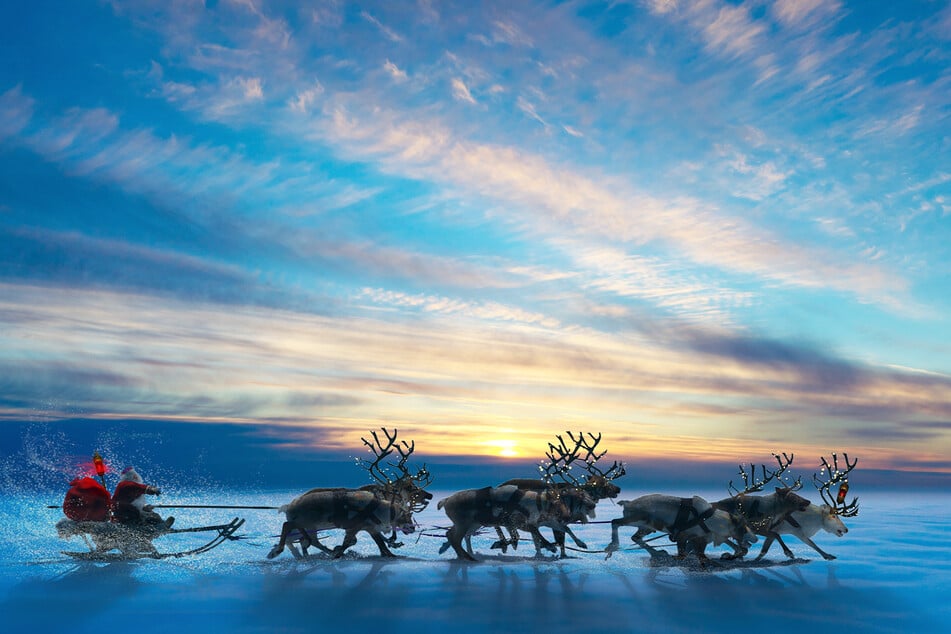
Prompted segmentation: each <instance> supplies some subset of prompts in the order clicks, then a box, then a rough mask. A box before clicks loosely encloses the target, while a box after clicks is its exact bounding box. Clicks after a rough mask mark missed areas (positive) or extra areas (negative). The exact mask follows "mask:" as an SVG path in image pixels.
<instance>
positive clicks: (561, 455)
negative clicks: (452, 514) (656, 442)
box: [492, 431, 624, 558]
mask: <svg viewBox="0 0 951 634" xmlns="http://www.w3.org/2000/svg"><path fill="white" fill-rule="evenodd" d="M566 433H567V434H568V438H569V439H570V440H571V442H572V443H574V447H573V448H571V449H569V448H568V445H567V443H565V440H564V438H563V437H562V436H555V438H556V439H557V440H558V444H557V445H555V444H554V443H551V442H549V443H548V451H547V452H546V454H545V455H546V457H547V458H548V460H547V462H545V461H543V462H542V463H541V464H540V465H539V467H538V469H539V471H541V472H542V474H543V476H542V479H539V480H535V479H530V478H515V479H512V480H506V481H505V482H503V483H502V484H500V485H499V486H507V485H515V486H517V487H518V488H519V489H522V490H524V491H544V490H546V489H549V488H554V489H556V490H557V491H558V492H559V494H560V495H561V496H562V497H563V499H564V500H565V502H566V505H567V506H568V511H569V516H568V517H567V518H564V519H563V520H562V519H561V518H559V519H556V522H555V523H556V524H564V525H565V526H564V530H562V529H559V528H557V527H556V526H554V525H550V524H546V523H542V524H541V525H542V526H549V527H550V528H551V529H552V533H553V534H554V537H555V544H557V545H558V547H559V548H560V549H561V557H562V558H564V557H565V556H566V554H565V535H566V534H567V535H570V536H571V539H572V540H574V542H575V544H576V545H577V546H578V547H579V548H587V547H588V546H587V544H585V543H584V542H583V541H581V540H580V539H579V538H578V537H577V535H575V534H574V532H573V531H572V530H571V528H570V527H569V526H568V524H569V523H575V522H587V520H588V519H589V518H594V517H595V513H594V507H595V506H596V505H597V503H598V501H600V500H602V499H605V498H615V497H617V496H618V494H619V493H620V492H621V488H620V487H619V486H617V485H616V484H614V482H613V480H615V479H617V478H619V477H621V476H623V475H624V463H620V462H617V461H615V462H614V464H613V465H611V467H610V468H609V469H607V470H606V471H604V470H601V469H600V468H598V467H597V466H596V464H595V463H597V461H598V460H600V459H601V458H603V457H604V455H605V454H606V453H607V451H602V452H601V453H598V452H597V447H598V444H599V443H600V442H601V434H598V435H597V436H595V435H594V434H592V433H588V437H589V439H586V438H585V434H584V432H578V436H577V438H576V437H575V435H574V434H572V433H571V432H570V431H569V432H566ZM582 449H583V450H584V451H585V456H584V458H583V459H582V463H583V465H584V468H585V470H586V471H587V472H588V475H587V476H586V477H584V476H583V479H578V478H576V477H574V476H573V475H572V474H571V467H572V463H574V462H576V461H577V460H578V459H579V458H580V457H581V450H582ZM555 476H558V477H560V478H561V479H562V482H554V481H553V480H554V477H555ZM574 491H580V492H582V493H584V494H585V495H583V496H581V495H577V494H576V493H574ZM589 498H590V499H589ZM495 529H496V531H497V532H498V534H499V541H497V542H495V543H494V544H492V548H498V547H501V548H502V552H505V551H506V546H508V545H509V544H511V545H512V546H513V548H516V547H517V545H518V536H517V535H512V538H511V540H506V539H505V537H504V536H503V534H502V530H501V527H499V526H496V527H495ZM533 537H534V535H533ZM542 547H544V548H548V549H550V550H553V548H552V546H551V544H550V543H549V542H547V541H546V540H544V539H542V540H541V541H539V540H538V539H535V549H536V551H537V552H540V551H541V548H542Z"/></svg>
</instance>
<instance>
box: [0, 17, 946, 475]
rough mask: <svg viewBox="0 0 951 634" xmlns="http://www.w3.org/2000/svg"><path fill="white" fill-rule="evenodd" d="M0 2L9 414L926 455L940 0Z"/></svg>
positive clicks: (287, 432) (462, 452)
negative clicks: (568, 434) (569, 434)
mask: <svg viewBox="0 0 951 634" xmlns="http://www.w3.org/2000/svg"><path fill="white" fill-rule="evenodd" d="M0 15H2V19H0V175H2V176H0V425H2V424H4V423H8V424H13V423H23V422H24V421H26V422H28V423H33V422H40V423H47V422H48V423H55V422H56V421H61V420H75V419H83V420H92V421H130V420H131V421H140V422H141V421H153V422H157V423H161V424H165V423H180V424H182V425H186V424H188V425H228V426H229V427H228V429H232V427H231V426H232V425H249V426H251V427H253V429H255V430H258V431H259V432H260V433H262V434H265V435H267V437H268V443H269V444H268V446H269V448H271V449H274V448H275V447H276V448H277V449H281V448H283V449H286V450H287V451H288V452H293V451H302V450H308V449H313V450H324V451H329V450H339V451H341V452H344V451H346V450H352V449H353V448H354V447H357V448H359V446H360V441H359V437H360V436H361V435H365V433H366V431H367V430H369V429H375V428H378V427H381V426H385V427H388V428H394V427H395V428H398V429H399V430H400V433H401V435H402V436H403V437H408V438H413V439H414V440H415V442H416V444H417V447H419V448H421V449H422V448H425V451H426V452H427V453H428V454H431V455H443V456H457V457H467V458H473V457H474V458H479V457H485V458H486V459H488V458H493V459H499V458H512V459H515V458H518V459H531V458H533V457H539V458H540V457H541V454H542V452H543V451H544V449H545V447H546V444H547V442H548V441H549V440H551V439H552V436H553V434H554V433H560V432H563V431H565V430H568V429H571V430H586V431H591V432H597V433H601V434H603V438H604V441H603V442H604V447H605V448H607V449H609V451H610V457H612V458H617V459H621V458H623V459H624V460H627V461H629V462H634V463H637V462H638V461H642V462H645V463H646V462H649V461H651V460H657V459H670V460H681V461H687V462H690V461H702V460H708V459H716V460H730V461H732V460H741V459H742V460H758V461H759V460H761V461H765V462H769V460H770V453H771V452H782V451H795V452H796V453H797V455H800V456H805V457H804V458H800V459H799V460H800V461H801V462H802V463H803V467H804V468H808V467H809V466H810V465H811V464H812V463H816V464H818V457H819V456H822V455H826V456H828V455H829V454H830V452H831V451H839V452H841V451H847V452H849V453H850V455H852V456H860V457H861V459H862V460H863V466H867V467H871V468H877V469H900V470H911V471H938V472H951V320H949V318H948V314H949V309H951V292H949V290H951V239H949V238H951V218H949V213H951V161H949V156H951V140H949V135H948V131H949V130H951V125H949V119H951V63H949V61H951V35H949V34H951V4H949V3H948V2H946V1H932V0H922V1H914V0H910V1H908V2H902V3H893V2H878V1H871V0H863V1H861V2H837V1H833V0H777V1H776V2H765V1H760V0H748V1H746V2H734V1H721V0H697V1H693V2H687V1H677V0H633V1H629V2H625V1H622V0H618V1H615V2H593V1H592V2H589V1H576V2H574V1H565V2H555V1H551V2H529V1H524V2H480V3H474V2H435V1H427V0H418V1H414V2H398V1H387V2H356V3H353V2H345V1H343V0H340V1H326V2H298V3H294V2H263V1H260V0H219V1H218V2H213V1H210V0H209V1H207V2H198V1H192V0H190V1H169V0H156V1H154V2H131V3H125V2H83V3H79V2H70V3H61V2H48V1H43V0H37V1H34V2H29V3H4V5H3V7H2V9H0ZM262 430H263V431H262ZM813 457H814V458H813Z"/></svg>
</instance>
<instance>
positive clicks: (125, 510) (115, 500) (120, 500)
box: [112, 480, 156, 524]
mask: <svg viewBox="0 0 951 634" xmlns="http://www.w3.org/2000/svg"><path fill="white" fill-rule="evenodd" d="M155 492H156V489H155V487H150V486H148V485H146V484H139V483H138V482H133V481H132V480H123V481H122V482H120V483H119V484H117V485H116V490H115V492H114V493H113V494H112V519H113V521H116V522H121V523H123V524H128V523H133V524H134V523H138V522H139V521H140V520H141V514H140V512H139V506H141V505H139V506H136V501H137V500H138V499H139V498H140V497H142V496H143V495H145V494H146V493H148V494H153V493H155Z"/></svg>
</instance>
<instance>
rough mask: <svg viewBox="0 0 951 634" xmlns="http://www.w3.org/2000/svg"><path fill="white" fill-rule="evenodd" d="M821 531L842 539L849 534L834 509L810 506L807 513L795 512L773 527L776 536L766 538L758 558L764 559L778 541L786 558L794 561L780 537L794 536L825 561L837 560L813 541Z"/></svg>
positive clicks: (825, 506)
mask: <svg viewBox="0 0 951 634" xmlns="http://www.w3.org/2000/svg"><path fill="white" fill-rule="evenodd" d="M820 530H824V531H826V532H827V533H832V534H833V535H835V536H836V537H842V536H843V535H845V534H846V533H848V532H849V529H848V528H847V527H846V526H845V523H844V522H843V521H842V520H841V519H840V518H839V514H838V513H837V512H836V510H835V509H834V508H833V507H831V506H829V505H828V504H822V505H819V504H810V505H809V507H808V508H807V509H806V510H805V511H794V512H793V513H791V514H790V516H789V517H788V518H786V519H785V520H783V522H782V523H780V524H779V525H778V526H773V532H774V533H776V536H775V537H774V536H773V535H770V536H769V537H767V538H766V541H764V542H763V548H762V550H760V551H759V555H757V556H756V558H757V559H762V558H763V557H764V556H765V555H766V553H767V552H768V551H769V547H770V546H772V545H773V542H774V541H778V542H779V545H780V546H782V547H783V552H784V553H786V556H787V557H789V558H790V559H794V558H795V555H794V554H793V552H792V551H791V550H789V547H788V546H786V543H785V542H783V538H782V537H780V535H794V536H796V537H798V538H799V540H800V541H802V542H803V543H804V544H808V545H809V546H812V548H813V549H814V550H815V551H816V552H817V553H819V554H820V555H822V557H823V558H824V559H828V560H831V559H835V555H830V554H829V553H827V552H825V551H824V550H822V549H821V548H819V547H818V546H817V545H816V543H815V542H814V541H812V536H813V535H815V534H816V533H818V532H819V531H820Z"/></svg>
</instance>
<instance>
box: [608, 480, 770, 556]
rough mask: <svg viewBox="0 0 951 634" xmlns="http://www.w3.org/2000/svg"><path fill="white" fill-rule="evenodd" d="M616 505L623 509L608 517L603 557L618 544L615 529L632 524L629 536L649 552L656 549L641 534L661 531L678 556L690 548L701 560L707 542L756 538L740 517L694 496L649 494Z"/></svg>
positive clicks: (613, 550) (715, 543) (752, 539)
mask: <svg viewBox="0 0 951 634" xmlns="http://www.w3.org/2000/svg"><path fill="white" fill-rule="evenodd" d="M618 504H619V505H620V506H621V508H622V509H624V514H623V516H622V517H619V518H617V519H614V520H611V543H610V544H608V545H607V548H605V550H606V551H607V553H608V554H607V557H610V556H611V555H612V554H613V553H614V552H615V551H616V550H617V549H618V548H619V547H620V545H619V544H618V528H620V527H621V526H636V527H637V531H636V532H635V533H634V535H632V536H631V539H632V540H633V541H634V542H636V543H637V545H638V546H640V547H641V548H643V549H645V550H647V551H648V552H649V553H655V552H656V550H655V549H654V548H652V547H651V546H650V544H648V543H647V542H646V541H645V540H644V537H645V536H647V535H650V534H651V533H653V532H656V531H661V532H664V533H667V534H668V535H669V536H670V539H671V541H674V542H677V556H678V557H679V558H683V557H685V556H686V555H687V553H688V552H689V551H690V550H692V551H694V552H696V554H697V557H698V558H699V559H700V560H701V562H702V561H704V560H705V559H706V554H705V550H706V547H707V544H709V543H713V545H714V546H719V545H720V544H729V545H732V544H730V540H736V541H737V542H738V543H740V544H743V545H744V547H746V545H748V544H753V543H755V542H756V539H757V538H756V535H755V534H753V532H752V531H751V530H750V528H749V526H748V525H747V523H746V520H745V519H744V518H743V517H742V516H737V515H732V514H730V513H728V512H726V511H723V510H721V509H717V508H715V507H714V505H711V504H710V503H709V502H707V501H706V500H704V499H703V498H701V497H699V496H696V495H695V496H693V497H692V498H680V497H675V496H673V495H661V494H658V493H653V494H650V495H644V496H641V497H639V498H637V499H635V500H630V501H627V500H623V501H620V502H618Z"/></svg>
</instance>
